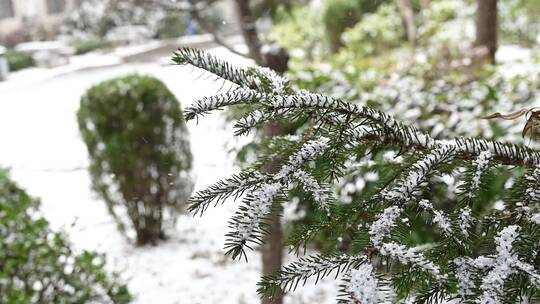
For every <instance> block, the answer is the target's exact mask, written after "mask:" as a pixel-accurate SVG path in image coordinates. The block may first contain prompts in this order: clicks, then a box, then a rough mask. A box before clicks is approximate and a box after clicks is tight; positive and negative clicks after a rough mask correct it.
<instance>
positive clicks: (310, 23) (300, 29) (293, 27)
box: [272, 6, 325, 58]
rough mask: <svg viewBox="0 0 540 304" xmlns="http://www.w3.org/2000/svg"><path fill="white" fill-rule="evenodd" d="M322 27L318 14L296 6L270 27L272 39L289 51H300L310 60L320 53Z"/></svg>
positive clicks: (322, 34) (322, 35)
mask: <svg viewBox="0 0 540 304" xmlns="http://www.w3.org/2000/svg"><path fill="white" fill-rule="evenodd" d="M324 35H325V33H324V26H323V23H322V19H321V14H320V12H318V11H316V10H314V9H313V8H311V7H309V6H298V7H295V8H293V9H291V11H290V12H289V13H287V14H283V16H282V17H281V18H280V20H279V22H276V23H275V24H274V25H273V27H272V37H274V38H275V39H276V40H277V41H278V42H279V45H281V46H283V47H284V48H286V49H289V50H300V51H301V52H303V53H305V54H307V55H308V57H309V58H312V57H313V55H316V54H319V55H320V53H322V46H321V43H320V42H321V41H320V40H321V37H324Z"/></svg>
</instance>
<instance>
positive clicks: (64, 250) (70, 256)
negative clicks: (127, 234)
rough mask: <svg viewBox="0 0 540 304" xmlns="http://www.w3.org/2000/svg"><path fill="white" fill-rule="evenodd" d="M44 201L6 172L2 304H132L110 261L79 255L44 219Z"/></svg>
mask: <svg viewBox="0 0 540 304" xmlns="http://www.w3.org/2000/svg"><path fill="white" fill-rule="evenodd" d="M38 206H39V201H38V200H36V199H34V198H32V197H30V196H29V195H28V194H27V193H26V192H25V191H23V190H22V189H20V188H19V187H18V186H17V185H16V184H15V183H14V182H12V181H11V180H10V179H9V178H8V175H7V173H6V171H4V170H0V240H1V241H0V303H129V302H130V301H131V295H130V294H129V291H128V289H127V287H126V285H124V284H122V283H120V282H119V278H118V274H117V273H112V274H110V273H107V272H106V271H105V269H104V266H105V257H104V256H102V255H99V254H97V253H94V252H88V251H83V252H82V253H74V251H73V249H72V248H71V247H70V244H69V242H68V240H67V237H66V236H65V235H64V234H62V233H59V232H53V231H52V230H51V229H50V228H49V223H48V222H47V220H45V219H44V218H43V217H41V216H40V215H39V210H38Z"/></svg>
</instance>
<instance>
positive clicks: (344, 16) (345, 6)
mask: <svg viewBox="0 0 540 304" xmlns="http://www.w3.org/2000/svg"><path fill="white" fill-rule="evenodd" d="M384 2H385V0H328V1H327V2H326V6H325V9H324V13H323V23H324V27H325V29H326V35H327V38H328V43H329V46H330V50H331V51H332V53H335V52H337V50H338V49H339V48H341V47H342V46H343V42H342V40H341V34H342V33H343V32H344V31H345V30H346V29H347V28H350V27H353V26H354V25H355V24H356V23H357V22H358V21H360V19H362V15H363V14H366V13H372V12H374V11H375V10H376V9H377V8H378V7H379V5H380V4H381V3H384Z"/></svg>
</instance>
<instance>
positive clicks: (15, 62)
mask: <svg viewBox="0 0 540 304" xmlns="http://www.w3.org/2000/svg"><path fill="white" fill-rule="evenodd" d="M6 60H7V62H8V65H9V70H10V71H13V72H14V71H18V70H22V69H26V68H29V67H33V66H34V65H35V64H36V63H35V62H34V58H33V57H32V55H29V54H26V53H22V52H18V51H15V50H11V49H9V50H7V51H6Z"/></svg>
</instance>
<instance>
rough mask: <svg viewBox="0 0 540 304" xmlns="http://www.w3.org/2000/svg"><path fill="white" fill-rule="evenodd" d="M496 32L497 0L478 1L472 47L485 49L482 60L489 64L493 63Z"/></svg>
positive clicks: (495, 50)
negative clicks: (474, 38)
mask: <svg viewBox="0 0 540 304" xmlns="http://www.w3.org/2000/svg"><path fill="white" fill-rule="evenodd" d="M497 32H498V24H497V0H478V7H477V10H476V41H475V42H474V46H475V47H481V48H485V50H486V55H485V56H484V58H485V59H486V61H488V62H489V63H495V52H497V36H498V35H497Z"/></svg>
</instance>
